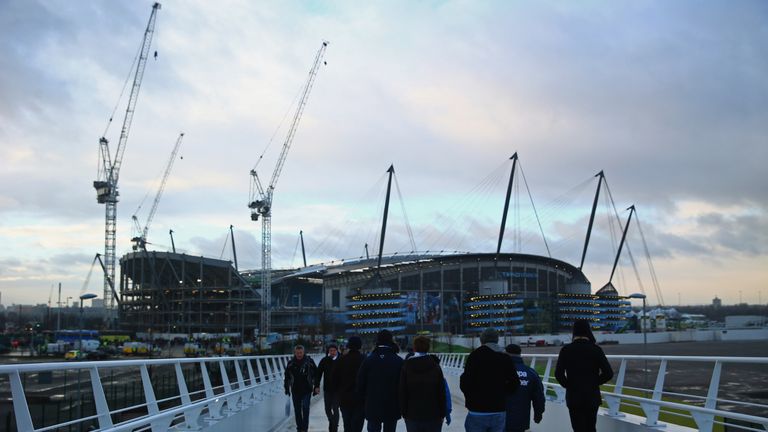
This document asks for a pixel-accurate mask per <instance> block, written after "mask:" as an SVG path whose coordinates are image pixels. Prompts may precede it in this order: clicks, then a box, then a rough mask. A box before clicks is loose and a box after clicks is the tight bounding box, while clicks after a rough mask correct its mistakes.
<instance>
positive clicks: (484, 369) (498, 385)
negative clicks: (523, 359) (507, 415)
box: [459, 343, 520, 413]
mask: <svg viewBox="0 0 768 432" xmlns="http://www.w3.org/2000/svg"><path fill="white" fill-rule="evenodd" d="M459 382H460V387H461V391H462V392H463V393H464V401H465V405H466V407H467V410H469V411H474V412H480V413H503V412H506V405H505V402H506V398H507V395H508V394H510V393H513V392H514V391H515V390H517V388H518V387H519V386H520V380H519V379H518V377H517V370H516V369H515V364H514V362H513V361H512V358H510V357H509V356H508V355H507V354H506V353H504V352H501V348H499V346H498V345H497V344H495V343H487V344H484V345H482V346H481V347H479V348H477V349H476V350H474V351H472V352H471V353H470V354H469V356H468V357H467V362H466V364H465V365H464V373H462V374H461V378H460V381H459Z"/></svg>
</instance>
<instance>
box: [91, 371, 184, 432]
mask: <svg viewBox="0 0 768 432" xmlns="http://www.w3.org/2000/svg"><path fill="white" fill-rule="evenodd" d="M93 369H94V371H92V372H91V381H93V374H94V372H95V373H96V376H97V377H98V375H99V373H98V371H95V369H96V368H93ZM139 371H140V373H141V386H142V388H143V390H144V399H145V400H146V401H147V414H149V416H150V417H153V416H156V415H158V414H160V408H159V406H158V405H157V399H156V398H155V389H153V388H152V380H151V379H150V378H149V370H148V369H147V364H146V363H144V364H142V365H141V366H140V367H139ZM94 394H95V393H94ZM107 413H109V410H107ZM172 420H173V419H170V418H169V419H164V420H153V421H152V431H153V432H160V431H166V430H168V426H170V425H171V421H172ZM108 427H112V421H111V420H110V425H109V426H108ZM99 428H100V429H104V428H105V426H102V425H101V417H99Z"/></svg>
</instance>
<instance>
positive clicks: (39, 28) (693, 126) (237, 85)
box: [0, 0, 768, 296]
mask: <svg viewBox="0 0 768 432" xmlns="http://www.w3.org/2000/svg"><path fill="white" fill-rule="evenodd" d="M150 7H151V3H150V2H110V3H103V4H102V3H93V4H71V3H69V2H64V1H54V2H34V1H32V2H4V3H2V4H0V53H1V54H2V55H0V93H2V94H3V96H4V97H3V99H2V100H0V241H2V242H3V243H4V244H5V245H7V247H8V249H9V250H14V251H18V253H19V254H20V255H21V257H20V258H19V259H21V260H22V264H23V265H24V268H25V269H27V270H26V271H27V273H24V272H17V273H16V276H15V277H18V278H25V277H26V278H29V280H34V279H35V278H39V277H41V276H40V273H34V271H33V270H32V269H33V268H34V267H35V266H34V262H36V260H37V261H39V262H45V261H46V260H49V259H53V258H52V257H55V256H60V257H59V258H57V259H62V260H63V261H66V259H65V258H63V257H61V256H63V255H66V254H70V253H71V254H74V255H80V256H81V257H83V258H85V257H88V256H92V254H93V253H95V251H100V250H101V249H103V226H104V213H103V212H104V210H103V207H102V206H100V205H98V204H96V203H95V200H94V191H93V189H92V186H91V183H92V181H93V180H94V178H95V175H96V164H97V140H98V137H99V136H100V135H101V134H102V132H103V131H104V127H105V124H106V121H107V119H108V118H109V115H110V113H111V112H112V110H113V108H114V107H115V102H116V99H117V97H118V95H119V94H120V89H121V88H122V85H123V83H124V80H125V79H126V76H127V74H128V68H129V66H130V62H131V60H132V59H133V57H134V55H135V53H136V50H137V48H138V45H139V42H140V40H141V36H142V34H143V31H144V27H145V26H146V21H147V18H148V16H149V12H150ZM767 14H768V10H767V9H766V5H765V4H764V3H763V2H759V1H747V2H742V3H741V4H740V7H738V8H733V7H728V6H726V5H722V4H717V3H712V4H706V5H701V4H698V3H694V2H689V1H683V2H678V3H675V4H674V5H670V4H667V3H665V2H655V1H652V2H644V3H639V4H611V5H604V4H601V5H592V4H584V3H577V4H576V3H574V4H565V3H535V4H533V3H510V2H491V3H485V4H477V3H465V2H460V1H450V2H442V3H439V4H427V3H424V4H421V3H420V4H413V3H408V2H394V3H387V4H368V3H360V4H348V3H324V4H322V5H315V4H312V5H309V4H292V3H274V4H258V5H257V4H253V3H251V2H247V1H235V0H233V1H229V2H226V3H225V4H224V5H218V4H217V5H210V4H206V3H190V2H183V3H182V2H175V1H168V2H164V4H163V9H162V10H161V11H160V12H159V15H158V23H157V32H156V34H155V39H154V40H153V50H154V49H156V50H157V51H158V59H157V60H156V61H155V60H154V59H150V61H149V64H148V65H147V70H146V73H145V77H144V83H143V86H142V90H141V93H140V96H139V100H138V104H137V109H136V114H135V117H134V122H133V128H132V130H131V135H130V137H129V141H128V146H127V149H126V153H125V159H124V165H123V168H122V171H121V185H120V192H121V195H120V199H121V201H120V203H119V207H118V239H119V241H118V250H119V251H122V250H128V249H129V248H130V245H129V244H128V239H130V237H131V235H130V229H131V225H132V223H131V220H130V216H131V214H133V212H134V210H135V209H136V208H137V207H138V205H139V203H140V202H141V200H142V197H144V196H145V195H148V198H147V201H146V202H145V204H144V207H143V213H140V219H141V220H144V217H145V216H146V211H147V210H148V207H149V206H150V203H151V200H152V197H153V196H154V192H155V190H156V185H157V179H158V176H159V173H161V172H162V171H163V169H164V166H165V165H164V164H165V163H166V161H167V158H168V155H169V153H170V150H171V147H172V145H173V142H174V141H175V138H176V136H177V134H178V133H179V132H180V131H184V132H186V135H185V141H184V144H183V146H182V150H181V154H183V156H184V159H183V160H181V159H179V160H177V161H176V164H175V165H174V169H173V172H172V173H171V177H170V179H169V182H168V186H167V189H166V191H165V194H164V196H163V199H162V201H161V203H160V207H159V210H158V214H157V217H156V219H155V221H154V223H153V226H152V230H151V231H150V236H151V237H150V241H152V242H155V243H157V244H158V245H164V244H166V243H170V241H169V240H165V239H166V238H167V234H166V233H167V231H168V230H169V229H174V231H177V233H178V234H177V237H178V238H177V244H178V245H179V248H180V249H188V250H190V251H192V250H193V249H194V250H195V252H197V253H205V254H210V255H211V256H219V255H220V253H221V249H222V245H223V244H224V240H225V238H226V234H225V233H226V229H227V227H228V226H229V225H230V224H234V225H235V226H236V227H237V228H238V230H237V231H236V241H237V243H238V249H239V250H240V249H241V250H242V254H239V256H238V258H239V260H240V261H241V267H257V266H259V265H260V252H259V242H260V231H259V229H260V226H259V224H258V223H255V224H254V223H252V222H251V221H250V220H249V212H248V209H247V208H246V207H245V205H246V203H247V200H248V186H249V182H250V178H249V175H248V173H249V170H250V169H251V168H253V166H254V165H255V164H256V161H257V159H258V157H259V155H260V154H262V152H263V151H264V149H265V147H267V143H269V142H270V138H271V137H272V136H273V133H274V132H275V129H276V127H277V125H278V124H280V123H281V120H282V119H283V118H284V116H286V113H288V114H287V118H288V120H287V121H290V118H291V114H292V112H293V107H292V106H291V101H294V100H295V98H296V95H297V93H298V91H299V90H300V87H301V85H302V83H303V81H304V80H305V79H306V76H307V72H308V71H309V66H310V63H311V61H312V59H313V56H314V53H315V51H316V50H317V49H318V48H319V46H320V41H321V40H322V39H323V38H327V39H328V40H330V41H331V45H330V46H329V47H328V50H327V53H326V60H327V63H328V64H327V65H323V67H322V68H321V70H320V71H319V73H318V76H317V80H316V82H315V86H314V88H313V91H312V94H311V96H310V99H309V102H308V104H307V106H306V109H305V111H304V114H303V118H302V123H301V125H300V127H299V129H298V131H297V134H296V137H295V140H294V143H293V146H292V148H291V150H290V153H289V156H288V159H287V162H286V164H285V167H284V170H283V173H282V176H281V178H280V182H279V183H278V187H277V189H276V192H275V202H274V204H275V206H274V210H275V218H274V220H273V223H274V226H273V229H274V245H275V247H274V252H275V257H274V260H275V263H280V265H290V264H292V263H294V262H296V261H297V259H296V254H295V253H294V250H295V245H296V239H297V237H296V236H297V233H298V231H299V229H304V230H305V234H307V245H308V249H309V250H310V251H312V253H310V255H311V256H312V258H311V259H320V260H325V259H333V258H338V257H349V256H359V255H361V254H362V253H363V245H364V244H365V243H366V242H367V243H369V244H370V245H371V250H373V249H374V248H375V247H378V246H377V244H378V242H377V240H376V233H377V231H378V230H379V224H380V217H381V211H380V209H379V207H380V206H381V202H382V197H383V195H382V194H383V187H382V186H383V184H384V183H383V178H384V177H383V176H384V171H385V170H386V168H387V167H388V166H389V164H390V163H393V164H394V165H395V167H396V169H397V173H398V179H399V182H400V187H401V189H402V193H403V195H404V199H405V202H406V207H407V210H408V213H409V217H410V222H411V225H412V228H414V229H413V231H414V235H415V237H416V238H415V242H416V245H417V248H422V246H423V247H424V248H430V249H460V250H483V251H485V250H495V244H496V236H497V235H498V217H499V215H500V212H501V205H502V201H501V200H502V198H503V193H504V190H505V186H506V175H508V165H504V163H505V162H507V161H506V159H507V158H508V157H509V156H510V155H511V154H512V153H513V152H515V151H519V152H520V157H521V161H522V165H523V166H524V167H525V173H526V176H527V179H528V182H529V184H530V186H531V188H532V189H533V193H534V197H535V198H536V203H537V206H539V205H540V206H541V207H540V208H539V210H540V216H541V219H542V223H543V225H544V231H545V233H546V234H547V237H548V239H550V241H551V243H550V247H551V249H552V251H553V253H554V254H555V255H556V256H558V257H562V258H564V259H567V260H568V261H569V262H573V261H575V260H578V259H580V253H581V246H582V244H583V240H584V234H585V229H586V228H585V225H586V218H587V217H588V211H589V206H590V204H591V197H592V193H593V188H594V184H593V183H589V182H587V183H580V182H583V181H584V179H589V178H591V176H592V175H594V174H595V173H596V172H597V171H599V170H600V169H605V172H606V175H607V179H608V182H609V184H610V187H611V190H612V192H613V194H614V198H615V199H616V201H617V203H620V205H621V206H625V204H626V205H629V204H631V203H635V204H637V205H638V209H639V210H640V218H641V221H642V222H643V223H644V228H645V229H646V232H645V234H646V237H647V240H648V243H649V245H648V246H649V249H650V250H651V253H652V256H654V257H658V259H659V260H666V261H670V260H677V259H683V257H685V258H702V257H706V258H707V259H709V258H714V257H717V256H718V254H730V253H734V254H735V256H736V257H738V259H745V260H747V259H749V257H752V258H759V257H762V256H764V255H765V254H766V250H765V245H766V244H767V243H766V239H765V238H764V236H763V234H762V233H765V232H766V230H765V228H766V226H765V225H766V222H765V219H766V208H768V194H767V193H766V189H765V187H764V181H761V180H762V179H763V178H764V175H763V171H764V167H763V166H762V165H763V164H764V162H763V161H765V160H768V147H766V146H765V136H766V135H768V126H766V125H768V104H767V103H766V100H768V80H766V79H765V76H766V74H765V72H766V70H768V31H766V27H765V25H764V17H765V16H766V15H767ZM129 79H130V78H129ZM129 84H130V83H129ZM123 114H124V107H122V106H120V107H118V109H117V112H116V115H115V120H114V121H113V124H112V125H111V127H110V130H109V132H108V134H107V137H108V138H109V139H110V141H111V143H112V145H116V143H117V135H118V134H119V129H120V126H121V122H122V118H123ZM286 127H287V125H286V124H285V123H283V125H282V128H281V129H280V130H279V131H278V133H277V134H275V137H276V138H275V140H274V141H273V142H272V144H271V146H270V147H269V150H268V151H267V153H266V155H265V157H264V160H263V161H262V162H261V163H260V164H259V174H260V175H261V176H262V178H264V179H267V178H269V176H270V174H271V172H272V171H271V170H272V169H273V167H274V164H275V161H276V158H277V154H278V153H279V149H280V146H281V145H282V142H283V137H284V134H285V131H286ZM473 185H478V188H477V189H472V186H473ZM574 185H581V186H580V187H576V186H574ZM564 193H565V194H567V195H568V196H565V197H564V196H563V194H564ZM520 197H521V198H522V199H523V200H524V198H525V192H524V190H523V191H521V192H520ZM691 203H695V205H692V204H691ZM686 206H692V207H695V208H687V207H686ZM396 210H398V211H399V209H397V208H394V209H393V210H392V212H393V215H395V216H393V220H392V223H393V225H392V227H391V229H390V230H389V232H388V234H389V236H390V237H389V238H388V240H387V243H386V245H385V250H387V251H395V250H398V251H402V250H404V251H407V250H410V249H411V248H412V247H411V241H410V239H409V236H408V234H407V231H406V229H405V226H404V221H403V220H400V219H398V217H400V218H401V217H402V216H399V215H398V214H397V212H396ZM526 211H527V210H526ZM710 213H711V214H710ZM718 218H719V219H718ZM603 223H605V222H603ZM510 226H513V225H510ZM512 229H513V228H509V230H512ZM519 229H520V230H521V236H522V240H523V248H524V251H525V250H526V249H527V248H530V249H527V250H533V251H536V253H544V252H543V244H542V243H543V242H542V241H541V239H540V238H539V237H540V236H539V234H538V227H537V225H536V224H535V219H533V218H532V216H530V215H529V214H527V213H524V214H522V215H521V223H520V225H519ZM601 229H602V230H603V231H599V230H598V231H597V232H596V234H595V238H594V239H593V241H594V245H593V246H591V247H590V254H589V256H588V260H593V262H592V263H591V265H594V266H597V265H598V263H603V262H608V263H610V262H612V253H613V252H612V250H613V246H612V245H613V244H614V243H615V239H612V238H611V235H610V233H609V230H608V228H607V225H603V227H602V228H601ZM241 230H242V231H241ZM508 235H509V236H510V237H509V238H510V239H512V231H508ZM633 236H634V234H633ZM241 237H242V241H240V238H241ZM505 245H507V246H510V247H511V245H512V243H511V240H510V243H507V242H505ZM630 245H631V247H632V250H633V252H634V253H637V254H641V253H642V250H641V243H640V240H639V239H637V238H634V237H632V238H630ZM505 247H506V246H505ZM390 248H391V249H390ZM6 258H9V257H8V256H7V255H6V256H2V255H0V259H6ZM72 259H73V261H72V262H71V264H72V265H76V266H78V268H80V267H79V266H83V265H85V266H87V265H88V263H83V262H76V261H74V260H75V257H74V256H73V257H72ZM86 261H87V259H86ZM750 262H753V261H750ZM46 265H51V266H54V264H53V263H47V264H46ZM62 265H66V263H65V262H63V263H62ZM3 267H4V268H2V269H0V272H4V273H7V272H9V271H10V270H8V268H7V267H5V266H3ZM9 267H10V266H9ZM46 271H51V272H56V274H60V273H61V269H57V268H54V267H50V268H46ZM72 277H73V278H74V274H73V275H72ZM19 295H20V296H24V295H26V294H19Z"/></svg>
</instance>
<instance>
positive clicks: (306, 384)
mask: <svg viewBox="0 0 768 432" xmlns="http://www.w3.org/2000/svg"><path fill="white" fill-rule="evenodd" d="M316 372H317V366H315V361H314V360H312V359H311V358H310V357H309V356H306V355H304V347H303V346H301V345H296V347H295V348H294V349H293V358H292V359H291V360H289V361H288V364H287V365H286V366H285V380H284V381H283V387H284V388H285V394H286V395H289V396H291V399H292V400H293V411H294V413H295V415H296V430H297V431H299V432H307V431H308V430H309V402H310V399H311V398H312V393H313V389H314V384H315V374H316ZM315 394H317V393H315Z"/></svg>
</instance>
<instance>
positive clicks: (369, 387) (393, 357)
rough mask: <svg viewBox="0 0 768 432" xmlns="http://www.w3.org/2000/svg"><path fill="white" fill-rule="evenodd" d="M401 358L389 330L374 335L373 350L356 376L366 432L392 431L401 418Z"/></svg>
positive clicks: (393, 431)
mask: <svg viewBox="0 0 768 432" xmlns="http://www.w3.org/2000/svg"><path fill="white" fill-rule="evenodd" d="M402 366H403V359H402V358H400V356H398V355H397V345H395V343H394V341H393V340H392V333H391V332H390V331H389V330H381V331H379V333H378V334H377V335H376V348H375V349H374V350H373V351H372V352H371V353H370V354H369V355H368V357H366V358H365V360H363V364H362V365H360V371H359V372H358V375H357V392H358V393H359V394H360V395H361V396H362V397H363V398H364V399H365V419H366V420H367V421H368V432H382V430H383V432H395V428H396V427H397V421H398V420H399V419H400V403H399V401H398V386H399V382H400V370H401V368H402Z"/></svg>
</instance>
